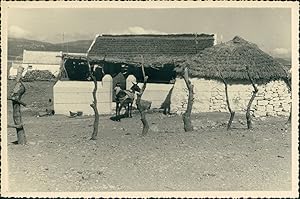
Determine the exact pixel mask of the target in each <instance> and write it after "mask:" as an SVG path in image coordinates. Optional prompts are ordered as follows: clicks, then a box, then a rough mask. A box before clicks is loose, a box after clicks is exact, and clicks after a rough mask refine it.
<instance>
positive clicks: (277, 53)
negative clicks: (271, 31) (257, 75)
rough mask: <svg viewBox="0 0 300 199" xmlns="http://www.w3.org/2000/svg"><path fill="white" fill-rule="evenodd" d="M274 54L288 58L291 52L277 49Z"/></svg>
mask: <svg viewBox="0 0 300 199" xmlns="http://www.w3.org/2000/svg"><path fill="white" fill-rule="evenodd" d="M272 54H274V55H278V56H286V55H289V54H290V51H289V50H288V49H286V48H275V49H274V50H273V51H272Z"/></svg>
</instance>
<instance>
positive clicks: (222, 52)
mask: <svg viewBox="0 0 300 199" xmlns="http://www.w3.org/2000/svg"><path fill="white" fill-rule="evenodd" d="M176 66H177V67H184V66H187V67H189V69H190V76H192V77H202V78H213V79H219V72H221V73H222V76H223V77H224V78H225V79H230V80H243V79H247V80H248V76H247V72H246V66H248V67H249V71H250V75H251V76H252V78H253V79H256V80H267V81H269V80H274V79H285V78H286V76H287V71H286V70H285V69H284V66H283V65H282V64H281V63H279V62H278V61H276V60H275V59H274V58H273V57H271V56H270V55H268V54H267V53H265V52H263V51H262V50H260V49H259V48H258V47H257V45H255V44H252V43H250V42H248V41H246V40H244V39H242V38H241V37H238V36H236V37H234V38H233V40H231V41H228V42H226V43H222V44H218V45H215V46H213V47H210V48H206V49H205V50H203V51H202V52H200V53H199V54H197V55H196V56H189V57H184V58H180V59H179V60H177V63H176Z"/></svg>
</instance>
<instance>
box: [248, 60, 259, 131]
mask: <svg viewBox="0 0 300 199" xmlns="http://www.w3.org/2000/svg"><path fill="white" fill-rule="evenodd" d="M246 70H247V75H248V78H249V80H250V81H251V84H252V86H253V88H254V91H253V92H252V96H251V98H250V100H249V103H248V106H247V111H246V119H247V128H248V129H251V128H252V117H251V114H250V108H251V104H252V102H253V100H254V98H255V96H256V93H257V92H258V88H257V87H256V86H255V83H254V81H253V79H252V77H251V75H250V72H249V67H248V66H247V65H246Z"/></svg>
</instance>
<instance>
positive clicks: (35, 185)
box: [8, 82, 292, 192]
mask: <svg viewBox="0 0 300 199" xmlns="http://www.w3.org/2000/svg"><path fill="white" fill-rule="evenodd" d="M25 85H26V88H28V89H27V93H26V94H25V96H24V101H25V102H26V103H27V104H28V107H27V108H23V109H22V110H23V111H24V112H23V120H24V123H25V125H26V126H25V131H26V136H27V140H28V144H27V145H26V146H19V145H15V144H13V143H12V142H14V141H16V132H15V130H14V129H8V164H9V165H8V168H9V190H10V191H21V192H24V191H33V192H34V191H43V192H44V191H45V192H47V191H51V192H52V191H57V192H60V191H64V192H66V191H72V192H77V191H97V192H99V191H175V190H176V191H212V190H214V191H246V190H250V191H252V190H257V191H259V190H261V191H280V190H284V191H289V190H291V177H292V176H291V129H290V125H285V122H286V120H287V118H273V117H270V118H266V119H264V120H261V119H255V120H254V125H253V126H254V129H253V130H251V131H249V130H247V129H246V124H245V117H244V115H237V116H236V118H235V120H234V122H233V129H232V130H231V131H229V132H227V131H226V122H227V120H228V117H229V114H227V113H203V114H197V115H193V125H194V126H195V131H193V132H188V133H186V132H184V131H183V124H182V119H181V116H169V117H167V116H164V115H163V114H161V113H151V114H148V115H147V118H148V120H149V123H150V126H151V127H150V131H149V134H148V135H146V136H141V135H140V133H141V130H142V124H141V121H140V117H139V115H138V114H134V116H133V118H126V119H123V120H122V121H121V122H114V121H112V120H110V116H102V117H101V118H100V125H99V130H100V132H99V135H98V139H97V140H96V141H92V140H90V137H91V134H92V128H93V126H92V125H93V117H84V116H83V117H77V118H69V117H66V116H62V115H55V116H50V117H36V116H35V114H36V111H40V110H43V109H44V106H46V105H47V100H48V99H49V98H52V86H53V83H49V82H31V83H26V84H25ZM9 89H11V86H9ZM8 105H9V106H8V109H9V115H8V121H9V123H10V122H12V118H11V117H12V115H11V105H10V102H8Z"/></svg>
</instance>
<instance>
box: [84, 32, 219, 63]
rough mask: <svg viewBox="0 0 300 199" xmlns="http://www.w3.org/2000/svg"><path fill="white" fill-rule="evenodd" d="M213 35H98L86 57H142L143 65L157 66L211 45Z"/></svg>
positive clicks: (126, 59) (132, 60)
mask: <svg viewBox="0 0 300 199" xmlns="http://www.w3.org/2000/svg"><path fill="white" fill-rule="evenodd" d="M214 41H215V39H214V35H213V34H212V35H209V34H166V35H99V36H97V37H96V39H95V40H94V42H93V43H92V45H91V47H90V49H89V52H88V57H89V59H90V60H91V61H97V60H98V61H99V60H104V59H105V61H106V62H109V63H123V64H128V65H136V64H138V63H141V62H142V58H141V56H143V58H144V64H145V67H147V66H154V65H155V66H159V65H162V64H164V63H166V62H169V61H170V60H173V59H174V58H175V57H176V56H182V55H195V54H197V53H198V52H200V51H201V50H203V49H205V48H207V47H211V46H213V45H214Z"/></svg>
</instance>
